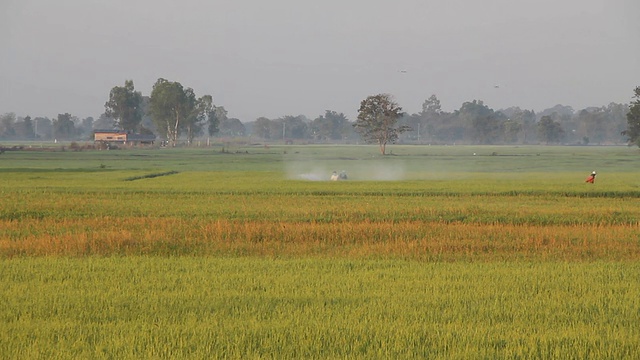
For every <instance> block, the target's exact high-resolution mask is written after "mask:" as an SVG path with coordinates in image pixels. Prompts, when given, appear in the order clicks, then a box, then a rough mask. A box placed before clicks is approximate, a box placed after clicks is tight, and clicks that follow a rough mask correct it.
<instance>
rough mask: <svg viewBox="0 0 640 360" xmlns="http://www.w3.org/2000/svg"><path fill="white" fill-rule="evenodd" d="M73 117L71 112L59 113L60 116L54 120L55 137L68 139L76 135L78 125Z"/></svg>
mask: <svg viewBox="0 0 640 360" xmlns="http://www.w3.org/2000/svg"><path fill="white" fill-rule="evenodd" d="M72 118H73V117H72V116H71V114H69V113H64V114H58V118H57V119H54V120H53V136H54V138H55V139H62V140H68V139H72V138H73V137H74V136H75V135H76V127H75V124H74V123H73V119H72Z"/></svg>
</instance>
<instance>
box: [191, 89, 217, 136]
mask: <svg viewBox="0 0 640 360" xmlns="http://www.w3.org/2000/svg"><path fill="white" fill-rule="evenodd" d="M187 90H188V91H189V90H190V94H188V101H189V103H190V104H189V106H190V107H191V112H190V114H189V116H188V117H187V120H186V121H185V128H186V132H187V142H188V143H189V144H192V143H193V139H194V138H195V137H196V136H199V135H202V133H203V131H202V130H203V128H204V126H205V125H207V124H208V123H209V116H210V115H211V112H212V111H213V109H214V106H213V97H212V96H211V95H204V96H202V97H200V98H198V99H196V100H194V99H195V94H193V90H191V89H187Z"/></svg>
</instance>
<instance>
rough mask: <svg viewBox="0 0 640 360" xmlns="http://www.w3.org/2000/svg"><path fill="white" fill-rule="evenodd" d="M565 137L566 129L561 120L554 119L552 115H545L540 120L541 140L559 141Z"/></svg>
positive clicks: (539, 134) (539, 136)
mask: <svg viewBox="0 0 640 360" xmlns="http://www.w3.org/2000/svg"><path fill="white" fill-rule="evenodd" d="M563 137H564V129H563V128H562V125H560V123H559V122H557V121H553V119H552V118H551V116H543V117H542V119H540V122H538V138H539V139H540V140H541V141H544V142H546V143H547V144H550V143H559V142H560V141H561V140H562V138H563Z"/></svg>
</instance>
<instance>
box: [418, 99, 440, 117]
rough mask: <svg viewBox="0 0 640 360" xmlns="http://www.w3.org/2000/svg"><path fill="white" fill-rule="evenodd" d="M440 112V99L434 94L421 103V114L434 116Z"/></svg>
mask: <svg viewBox="0 0 640 360" xmlns="http://www.w3.org/2000/svg"><path fill="white" fill-rule="evenodd" d="M440 113H442V107H441V106H440V100H438V97H437V96H436V95H435V94H434V95H431V96H430V97H429V98H428V99H427V100H425V101H424V102H423V103H422V112H421V113H420V115H422V116H434V115H439V114H440Z"/></svg>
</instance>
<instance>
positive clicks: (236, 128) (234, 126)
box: [220, 118, 246, 136]
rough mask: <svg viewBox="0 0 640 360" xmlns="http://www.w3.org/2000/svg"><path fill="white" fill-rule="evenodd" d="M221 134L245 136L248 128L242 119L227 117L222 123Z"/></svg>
mask: <svg viewBox="0 0 640 360" xmlns="http://www.w3.org/2000/svg"><path fill="white" fill-rule="evenodd" d="M220 134H221V135H224V136H245V134H246V128H245V127H244V124H243V123H242V122H241V121H240V119H236V118H231V119H225V120H224V121H222V122H221V123H220Z"/></svg>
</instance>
